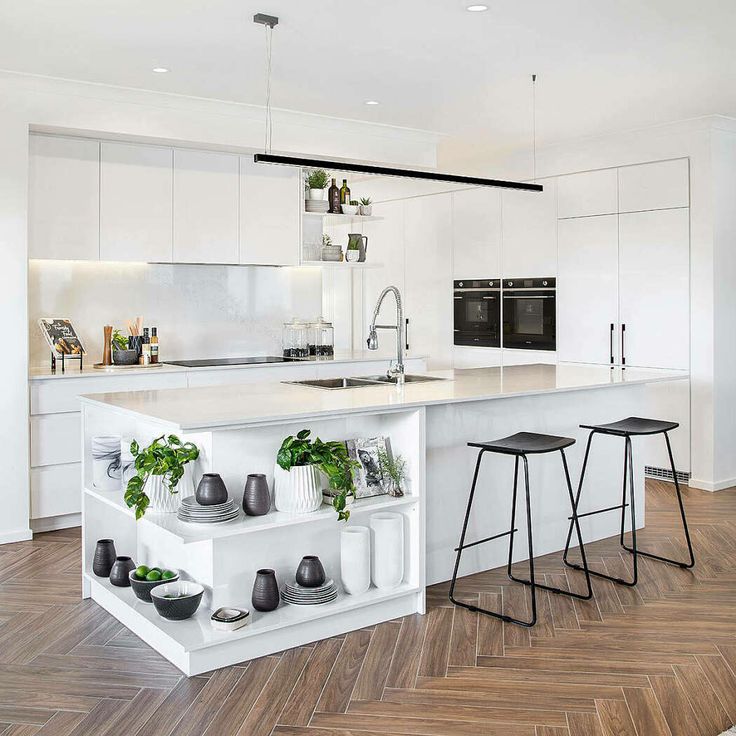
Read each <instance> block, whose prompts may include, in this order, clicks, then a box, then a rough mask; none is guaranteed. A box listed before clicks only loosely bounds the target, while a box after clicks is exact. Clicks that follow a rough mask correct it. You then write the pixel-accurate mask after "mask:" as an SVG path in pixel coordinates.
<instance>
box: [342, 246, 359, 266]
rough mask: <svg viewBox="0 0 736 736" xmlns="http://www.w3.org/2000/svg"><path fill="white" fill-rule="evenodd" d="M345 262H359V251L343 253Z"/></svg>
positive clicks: (349, 250)
mask: <svg viewBox="0 0 736 736" xmlns="http://www.w3.org/2000/svg"><path fill="white" fill-rule="evenodd" d="M345 260H346V261H348V262H349V263H356V262H357V261H359V260H360V251H359V250H351V249H348V250H346V251H345Z"/></svg>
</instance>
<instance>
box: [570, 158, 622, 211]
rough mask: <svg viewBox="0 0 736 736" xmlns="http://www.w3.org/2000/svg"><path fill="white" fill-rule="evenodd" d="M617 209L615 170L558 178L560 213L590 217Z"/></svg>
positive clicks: (587, 172)
mask: <svg viewBox="0 0 736 736" xmlns="http://www.w3.org/2000/svg"><path fill="white" fill-rule="evenodd" d="M616 212H618V174H617V170H616V169H601V170H600V171H586V172H584V173H582V174H569V175H567V176H560V177H559V178H558V179H557V216H558V217H560V218H564V217H587V216H589V215H611V214H615V213H616Z"/></svg>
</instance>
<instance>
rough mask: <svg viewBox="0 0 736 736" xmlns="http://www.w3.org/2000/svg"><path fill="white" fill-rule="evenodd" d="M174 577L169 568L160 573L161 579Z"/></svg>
mask: <svg viewBox="0 0 736 736" xmlns="http://www.w3.org/2000/svg"><path fill="white" fill-rule="evenodd" d="M175 577H176V573H175V572H171V570H164V571H163V572H162V573H161V580H171V578H175Z"/></svg>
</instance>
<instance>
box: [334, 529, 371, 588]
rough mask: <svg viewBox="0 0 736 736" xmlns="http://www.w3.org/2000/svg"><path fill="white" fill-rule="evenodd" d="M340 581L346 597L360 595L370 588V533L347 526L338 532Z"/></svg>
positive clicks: (366, 530) (368, 530) (367, 530)
mask: <svg viewBox="0 0 736 736" xmlns="http://www.w3.org/2000/svg"><path fill="white" fill-rule="evenodd" d="M340 580H341V582H342V587H343V588H344V590H345V592H346V593H347V594H348V595H360V594H361V593H365V592H366V591H367V590H368V588H370V587H371V531H370V529H369V528H368V527H367V526H349V527H346V528H345V529H343V530H342V531H341V532H340Z"/></svg>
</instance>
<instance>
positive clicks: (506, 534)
mask: <svg viewBox="0 0 736 736" xmlns="http://www.w3.org/2000/svg"><path fill="white" fill-rule="evenodd" d="M518 531H519V530H518V529H509V531H507V532H501V533H500V534H494V535H493V536H492V537H486V538H485V539H479V540H478V541H477V542H470V543H469V544H463V545H460V546H459V547H455V550H454V551H455V552H458V551H459V550H461V549H468V547H476V546H477V545H479V544H484V543H485V542H492V541H493V540H494V539H501V537H508V536H509V535H510V534H516V532H518Z"/></svg>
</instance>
